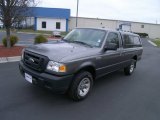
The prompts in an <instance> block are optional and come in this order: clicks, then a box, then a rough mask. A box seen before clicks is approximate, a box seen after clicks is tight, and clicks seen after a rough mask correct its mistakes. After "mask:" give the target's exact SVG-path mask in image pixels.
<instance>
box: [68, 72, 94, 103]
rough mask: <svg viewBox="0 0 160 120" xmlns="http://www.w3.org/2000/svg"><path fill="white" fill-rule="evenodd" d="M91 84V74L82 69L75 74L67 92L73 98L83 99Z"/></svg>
mask: <svg viewBox="0 0 160 120" xmlns="http://www.w3.org/2000/svg"><path fill="white" fill-rule="evenodd" d="M92 86H93V77H92V74H91V73H89V72H87V71H82V72H80V73H78V74H77V75H76V76H75V79H74V80H73V83H72V84H71V86H70V89H69V91H68V94H69V96H70V97H71V98H72V99H73V100H76V101H79V100H83V99H84V98H86V97H87V96H88V94H89V93H90V91H91V89H92Z"/></svg>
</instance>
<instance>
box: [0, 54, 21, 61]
mask: <svg viewBox="0 0 160 120" xmlns="http://www.w3.org/2000/svg"><path fill="white" fill-rule="evenodd" d="M20 60H21V56H14V57H0V63H7V62H16V61H20Z"/></svg>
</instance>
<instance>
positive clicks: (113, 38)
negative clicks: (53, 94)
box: [107, 32, 119, 47]
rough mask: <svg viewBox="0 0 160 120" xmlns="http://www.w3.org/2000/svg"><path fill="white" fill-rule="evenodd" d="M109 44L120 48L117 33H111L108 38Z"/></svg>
mask: <svg viewBox="0 0 160 120" xmlns="http://www.w3.org/2000/svg"><path fill="white" fill-rule="evenodd" d="M107 42H108V43H115V44H117V46H118V47H119V37H118V34H117V33H114V32H110V33H109V34H108V37H107Z"/></svg>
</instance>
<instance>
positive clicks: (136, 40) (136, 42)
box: [134, 37, 141, 45]
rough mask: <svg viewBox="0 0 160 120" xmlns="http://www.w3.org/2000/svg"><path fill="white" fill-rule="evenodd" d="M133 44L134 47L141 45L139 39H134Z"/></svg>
mask: <svg viewBox="0 0 160 120" xmlns="http://www.w3.org/2000/svg"><path fill="white" fill-rule="evenodd" d="M134 44H135V45H141V42H140V40H139V37H134Z"/></svg>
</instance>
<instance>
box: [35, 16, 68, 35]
mask: <svg viewBox="0 0 160 120" xmlns="http://www.w3.org/2000/svg"><path fill="white" fill-rule="evenodd" d="M42 22H46V28H42ZM56 22H60V23H61V28H60V29H56ZM37 30H44V31H62V32H63V31H66V20H65V19H54V18H37Z"/></svg>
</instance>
